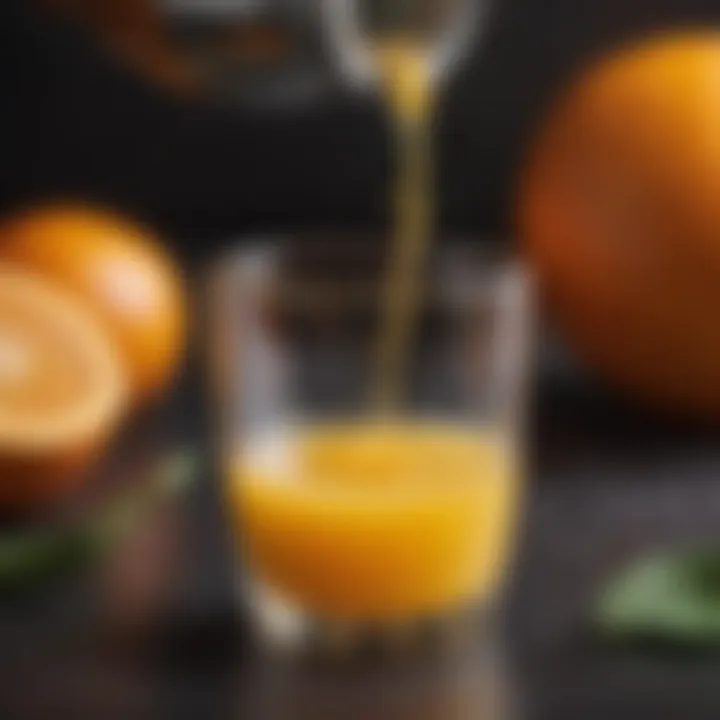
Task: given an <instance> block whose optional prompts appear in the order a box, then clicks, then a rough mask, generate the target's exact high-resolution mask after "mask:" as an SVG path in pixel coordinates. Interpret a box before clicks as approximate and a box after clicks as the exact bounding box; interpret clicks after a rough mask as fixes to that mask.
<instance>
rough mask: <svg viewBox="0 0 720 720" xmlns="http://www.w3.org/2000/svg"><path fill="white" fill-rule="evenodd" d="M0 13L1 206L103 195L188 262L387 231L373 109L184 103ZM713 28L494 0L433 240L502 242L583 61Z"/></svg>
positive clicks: (450, 111) (14, 8)
mask: <svg viewBox="0 0 720 720" xmlns="http://www.w3.org/2000/svg"><path fill="white" fill-rule="evenodd" d="M0 5H1V9H0V97H2V112H1V115H2V118H3V125H4V129H3V131H2V135H1V136H0V210H3V209H9V208H13V207H15V206H16V205H17V204H18V203H25V202H29V201H32V200H35V199H38V198H47V197H57V196H71V197H81V198H89V199H94V200H99V201H104V202H108V203H110V204H112V205H115V206H117V207H119V208H120V209H122V210H125V211H128V212H130V213H134V214H136V215H138V216H140V217H141V218H142V219H144V220H147V221H150V222H152V223H155V224H156V225H157V226H158V227H160V228H161V229H162V230H163V231H165V232H166V233H167V234H168V236H169V237H171V238H173V240H174V242H175V243H177V249H178V250H179V251H182V252H183V253H185V254H186V255H188V256H189V257H195V256H197V255H198V254H201V255H206V254H208V253H210V252H212V248H213V247H214V246H215V245H216V243H217V241H218V239H219V238H222V237H227V236H230V235H237V234H242V233H247V232H257V231H268V230H271V229H282V228H295V227H298V226H304V227H309V226H310V227H318V226H320V225H322V226H329V227H332V226H347V225H348V224H351V225H354V226H369V227H377V226H380V225H381V224H383V223H384V222H385V221H386V217H385V215H386V209H385V208H386V197H387V193H386V187H387V180H388V177H389V175H390V172H389V167H390V163H389V156H388V142H387V127H386V125H385V120H384V118H383V114H382V111H381V109H380V107H379V106H378V104H377V103H376V102H374V101H373V100H372V98H368V97H358V96H353V95H352V94H350V93H348V92H342V91H341V90H339V89H338V88H337V87H335V88H334V89H332V88H331V89H330V91H329V92H326V93H323V94H321V95H320V96H318V97H316V98H315V99H314V100H313V101H312V102H310V103H304V104H300V105H298V106H296V107H282V108H275V109H268V110H267V111H263V112H260V111H257V110H255V111H253V112H248V111H243V110H242V109H240V108H234V109H233V108H227V107H220V106H218V105H217V104H213V103H210V102H204V103H203V102H197V101H192V100H190V99H187V98H182V97H180V96H177V95H173V94H172V93H171V92H169V91H165V90H161V89H160V88H158V87H156V86H154V85H153V84H152V83H151V82H150V81H148V80H146V79H145V78H143V77H141V76H140V75H139V74H134V73H133V72H130V71H129V70H128V69H127V68H125V67H124V66H123V64H122V63H119V62H117V60H116V59H113V58H111V57H109V56H108V55H106V54H105V53H103V52H102V51H101V50H100V49H99V47H98V43H97V42H96V41H95V40H94V39H92V38H91V37H89V36H84V35H83V34H82V33H78V32H76V31H75V30H72V29H69V28H66V27H63V26H61V25H59V24H58V23H57V22H54V21H49V20H48V19H47V18H43V17H37V11H36V10H35V11H34V10H33V9H32V3H31V2H29V0H3V2H2V3H1V4H0ZM719 19H720V4H718V3H717V1H716V0H498V2H497V3H496V6H495V8H494V15H493V17H492V21H491V23H490V26H489V29H488V31H487V33H486V37H485V38H484V42H483V44H482V48H481V49H479V50H478V51H476V52H475V53H474V54H473V56H472V57H471V58H470V59H469V60H468V61H467V62H466V63H465V65H464V67H463V69H462V72H459V73H457V74H456V75H455V76H454V77H453V79H452V82H451V84H450V86H449V87H448V88H447V91H446V98H445V102H444V103H443V105H442V110H441V113H440V127H439V133H438V136H439V144H440V148H439V156H440V171H439V173H440V188H441V199H442V203H441V205H442V218H443V220H442V222H443V228H444V231H445V232H471V233H502V232H506V231H507V230H508V228H509V226H510V225H511V217H512V212H511V207H512V187H513V177H514V176H515V173H516V169H517V167H518V165H519V162H520V159H521V158H522V152H523V147H524V146H525V144H526V142H527V139H528V137H530V135H531V131H532V128H533V127H535V126H536V124H537V122H538V121H539V118H540V117H541V116H542V110H543V108H544V107H545V106H546V105H547V103H548V102H549V101H550V100H551V99H552V97H553V96H554V95H555V94H556V92H557V91H558V88H559V87H561V86H562V83H563V81H566V80H567V79H568V78H569V77H571V76H572V75H573V74H574V73H575V72H577V70H578V69H579V68H580V67H582V64H583V63H584V62H586V60H587V59H588V58H590V57H591V56H593V55H594V54H596V53H597V52H599V51H601V50H604V49H605V48H608V47H610V46H612V45H614V44H616V43H619V42H622V41H624V40H625V39H627V38H629V37H634V36H636V35H641V34H643V33H647V32H650V31H653V30H657V29H662V28H664V27H667V26H669V25H672V24H687V25H693V24H698V23H708V22H711V21H713V20H719Z"/></svg>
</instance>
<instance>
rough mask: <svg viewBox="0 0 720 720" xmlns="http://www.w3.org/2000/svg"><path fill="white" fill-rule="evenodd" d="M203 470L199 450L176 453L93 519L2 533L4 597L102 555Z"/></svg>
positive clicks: (0, 561) (0, 584) (0, 558)
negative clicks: (59, 525)
mask: <svg viewBox="0 0 720 720" xmlns="http://www.w3.org/2000/svg"><path fill="white" fill-rule="evenodd" d="M197 471H198V462H197V457H196V455H195V453H193V452H177V453H173V454H171V455H168V456H165V457H163V458H162V459H161V460H160V461H159V463H158V464H157V465H155V466H152V467H151V468H150V469H149V470H148V477H147V478H144V479H142V480H141V481H140V482H135V481H134V482H133V483H132V485H130V486H129V487H128V488H127V489H125V490H123V491H122V492H120V494H119V495H117V496H114V497H113V498H111V499H109V500H108V501H107V502H106V504H105V505H104V506H102V507H101V508H99V510H98V511H97V512H96V514H94V515H93V516H92V517H90V518H88V519H85V520H82V521H79V522H77V523H75V524H71V525H67V526H64V527H58V528H48V529H39V530H34V531H30V532H25V533H19V534H14V535H9V536H5V537H0V596H2V595H8V594H15V593H17V592H22V591H24V590H27V589H31V588H34V587H36V586H37V585H38V584H41V583H43V582H44V581H46V580H49V579H50V578H52V577H56V576H57V575H60V574H62V573H65V572H68V571H71V570H73V569H78V568H80V567H82V566H83V565H85V564H87V563H88V562H90V561H91V560H93V559H95V558H97V557H98V556H102V555H103V554H104V553H105V552H107V551H109V550H110V549H112V548H113V547H114V546H116V545H117V544H118V543H119V542H121V541H122V540H123V539H124V538H125V537H126V536H127V535H128V534H129V533H131V532H132V530H133V529H134V528H135V527H137V526H138V524H139V523H140V522H141V521H142V519H143V518H144V517H145V516H146V515H147V514H148V513H149V512H151V511H152V510H153V509H154V508H155V507H156V506H158V505H159V504H162V503H163V502H165V501H167V500H170V499H171V498H172V497H175V496H177V495H179V494H181V493H182V492H183V491H184V490H185V489H186V488H187V487H188V486H189V485H190V484H191V483H192V481H193V480H194V478H195V477H196V475H197Z"/></svg>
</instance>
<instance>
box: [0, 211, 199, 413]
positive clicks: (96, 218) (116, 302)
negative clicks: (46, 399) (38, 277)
mask: <svg viewBox="0 0 720 720" xmlns="http://www.w3.org/2000/svg"><path fill="white" fill-rule="evenodd" d="M0 257H1V258H3V259H4V260H6V261H8V260H10V261H13V262H16V263H21V264H22V265H23V266H25V267H29V268H32V269H34V270H36V271H38V272H40V273H42V274H44V275H46V276H47V277H49V278H52V279H53V280H55V281H57V282H58V283H59V284H61V285H63V286H65V287H66V288H68V289H70V290H71V291H72V292H74V293H75V294H76V295H78V296H79V297H80V298H82V299H83V300H84V301H85V302H86V304H87V306H88V307H89V308H90V309H91V310H92V311H93V312H95V313H96V314H97V315H98V317H99V318H100V319H101V320H102V322H103V323H104V324H105V326H106V328H107V329H108V331H109V332H110V333H111V335H112V337H113V338H114V340H115V341H116V342H117V344H118V346H119V349H120V353H121V355H122V358H123V360H124V361H125V365H126V368H127V371H128V373H129V376H130V384H131V388H132V392H133V397H134V400H135V404H139V403H141V402H143V401H145V400H148V399H150V398H151V397H153V396H155V395H156V394H158V393H159V392H160V391H161V390H163V389H164V388H165V387H166V386H167V385H168V383H169V381H170V380H171V378H172V377H173V375H174V372H175V370H176V368H177V366H178V363H179V361H180V359H181V357H182V354H183V350H184V346H185V339H186V299H185V295H184V289H183V283H182V280H181V275H180V273H179V271H178V269H177V268H176V267H175V265H174V264H173V262H172V261H171V259H170V257H169V256H168V254H167V253H166V252H165V251H164V250H163V249H162V247H161V245H160V243H159V241H158V239H157V238H156V237H155V236H154V235H153V234H152V233H151V232H150V231H149V230H147V229H145V228H143V227H141V226H139V225H136V224H134V223H132V222H130V221H128V220H126V219H124V218H121V217H120V216H118V215H114V214H112V213H109V212H106V211H103V210H99V209H92V208H87V207H81V206H78V205H63V206H45V207H42V208H37V209H34V210H31V211H28V212H25V213H23V214H21V215H19V216H17V217H15V218H12V219H11V220H10V221H8V222H6V223H5V224H4V225H3V226H2V227H0Z"/></svg>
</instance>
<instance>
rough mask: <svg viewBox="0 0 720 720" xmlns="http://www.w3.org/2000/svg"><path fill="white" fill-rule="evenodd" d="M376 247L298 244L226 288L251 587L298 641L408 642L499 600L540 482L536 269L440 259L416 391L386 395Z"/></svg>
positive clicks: (471, 249) (224, 333)
mask: <svg viewBox="0 0 720 720" xmlns="http://www.w3.org/2000/svg"><path fill="white" fill-rule="evenodd" d="M374 247H375V246H374V245H373V242H372V241H371V240H367V239H365V240H362V241H359V240H358V239H348V238H339V239H338V240H337V241H334V242H333V241H332V239H330V240H329V241H328V242H321V241H315V242H309V241H306V242H296V243H292V242H291V243H286V244H283V243H280V244H279V245H277V246H276V247H275V248H274V250H273V251H269V250H268V249H266V250H265V252H260V253H252V252H246V253H243V254H241V255H239V256H237V257H236V258H235V259H234V261H233V262H226V263H225V264H224V266H223V268H222V271H221V273H220V274H219V275H218V276H217V277H216V279H215V286H214V289H215V302H214V304H213V307H214V314H213V317H214V319H215V324H214V328H213V337H214V338H215V342H214V348H215V353H214V357H215V364H214V373H213V377H214V378H215V380H216V383H217V390H218V392H217V397H218V398H219V401H218V403H217V406H218V409H219V411H220V430H221V436H222V443H221V447H222V457H223V460H222V461H223V466H224V473H225V484H224V491H223V492H224V498H225V502H226V505H227V515H228V520H229V523H230V525H231V528H232V530H233V533H232V535H233V538H234V542H235V543H236V547H237V557H238V566H239V575H240V579H241V582H240V583H239V584H240V587H241V596H242V600H243V602H244V604H245V605H246V607H247V608H248V610H249V612H250V616H251V618H252V622H253V624H254V625H255V626H256V627H257V628H258V629H259V630H261V631H262V635H263V636H264V637H269V638H270V639H272V640H281V641H284V642H291V643H294V642H299V643H301V644H303V643H306V642H314V641H318V640H319V639H321V638H322V636H323V634H325V635H326V636H327V637H334V638H337V637H343V638H346V639H347V638H356V639H358V638H360V639H361V638H363V637H364V636H368V635H373V636H379V637H383V636H384V635H387V636H392V635H393V634H396V631H397V630H398V629H402V631H403V632H404V633H407V632H408V631H409V630H411V629H412V628H413V627H414V626H417V627H426V626H428V624H432V623H439V621H445V620H448V619H453V618H455V617H460V616H464V617H466V616H467V614H468V612H469V611H472V610H475V609H483V608H487V607H488V606H490V605H494V604H495V603H494V601H495V600H496V598H497V595H498V592H499V589H500V588H501V587H502V582H503V579H504V576H505V574H506V569H507V566H508V560H509V557H510V555H511V552H512V545H513V538H514V536H515V529H516V525H517V516H518V508H519V506H520V500H521V490H522V478H521V467H522V453H521V449H520V437H519V436H520V427H521V418H522V410H523V406H524V404H525V393H524V381H525V375H526V372H525V370H526V365H527V359H528V349H527V339H528V334H529V333H528V322H527V321H528V298H527V287H526V286H527V283H526V279H525V277H524V273H523V271H522V269H521V268H520V267H519V266H518V265H516V264H514V263H513V262H512V261H510V260H507V259H504V258H502V257H498V255H497V254H496V252H495V251H493V250H492V249H491V248H487V247H483V246H482V245H478V246H472V245H466V246H453V247H449V248H446V249H444V250H442V251H441V252H440V256H439V257H438V258H437V260H436V262H434V263H433V267H434V268H435V271H434V272H433V273H432V274H431V277H430V278H428V283H427V284H428V293H426V296H425V302H424V303H423V307H422V310H421V312H420V314H419V321H418V331H417V332H416V334H415V338H414V343H413V348H412V352H411V353H409V354H408V357H409V358H411V362H409V364H408V367H407V369H406V373H404V375H403V383H402V388H400V389H399V390H400V391H399V392H398V393H397V397H398V398H399V399H400V400H399V402H398V404H397V406H396V407H394V408H393V409H392V411H387V412H378V411H377V409H376V408H374V407H372V406H370V407H369V406H368V404H367V397H368V394H369V388H370V387H371V385H372V374H373V367H374V363H373V351H374V347H375V343H374V338H375V337H376V330H377V326H378V323H379V315H380V313H381V311H382V310H381V308H379V307H378V304H379V300H378V296H379V294H378V293H377V288H376V286H375V284H373V279H375V281H376V279H377V275H378V273H377V268H376V265H377V264H378V262H380V253H379V252H377V251H374Z"/></svg>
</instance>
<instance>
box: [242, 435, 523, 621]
mask: <svg viewBox="0 0 720 720" xmlns="http://www.w3.org/2000/svg"><path fill="white" fill-rule="evenodd" d="M516 492H517V484H516V482H515V479H514V477H513V473H512V472H511V468H510V462H509V455H508V451H507V448H506V447H505V444H504V443H503V442H501V440H500V439H499V438H497V437H495V436H493V434H492V433H490V432H486V433H485V434H483V433H482V432H481V431H478V430H470V429H466V428H462V427H454V426H451V425H428V424H420V423H417V424H397V425H374V424H368V425H360V424H358V425H345V426H327V427H310V428H305V429H301V430H298V431H296V432H294V433H292V434H291V435H290V436H288V437H285V438H284V439H282V440H281V439H280V438H278V437H276V438H270V437H268V438H264V439H262V440H256V441H254V442H252V443H250V447H249V448H246V450H245V452H244V453H243V455H242V456H241V457H239V458H238V459H237V461H236V462H235V463H234V467H233V473H232V478H231V483H230V499H231V503H232V508H233V511H234V514H235V521H236V523H237V524H238V530H239V536H240V537H241V539H242V545H243V550H244V553H245V555H246V557H247V561H248V564H249V566H250V567H249V569H250V572H252V573H253V575H254V576H256V577H258V578H260V579H261V581H262V582H263V583H266V584H267V585H268V586H269V587H270V588H272V589H273V590H274V591H275V592H276V593H277V594H279V595H280V596H282V597H284V598H286V599H287V600H288V601H290V602H293V603H296V604H298V605H300V606H301V607H303V608H304V609H306V610H309V611H311V612H316V613H319V614H322V615H325V616H328V617H337V618H348V619H350V618H351V619H368V620H369V619H376V620H377V619H391V618H411V617H416V616H423V615H430V614H435V613H438V612H443V611H445V610H447V609H449V608H451V607H453V606H455V605H457V606H460V605H463V604H465V603H468V602H469V601H471V600H472V599H473V598H475V597H477V596H480V597H482V596H486V595H488V594H491V593H492V591H493V589H494V588H495V586H496V584H497V581H498V580H499V575H500V573H501V570H502V568H503V566H504V564H505V556H506V553H507V545H508V540H509V536H510V534H511V525H512V519H513V517H514V514H515V513H514V511H515V504H516Z"/></svg>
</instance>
